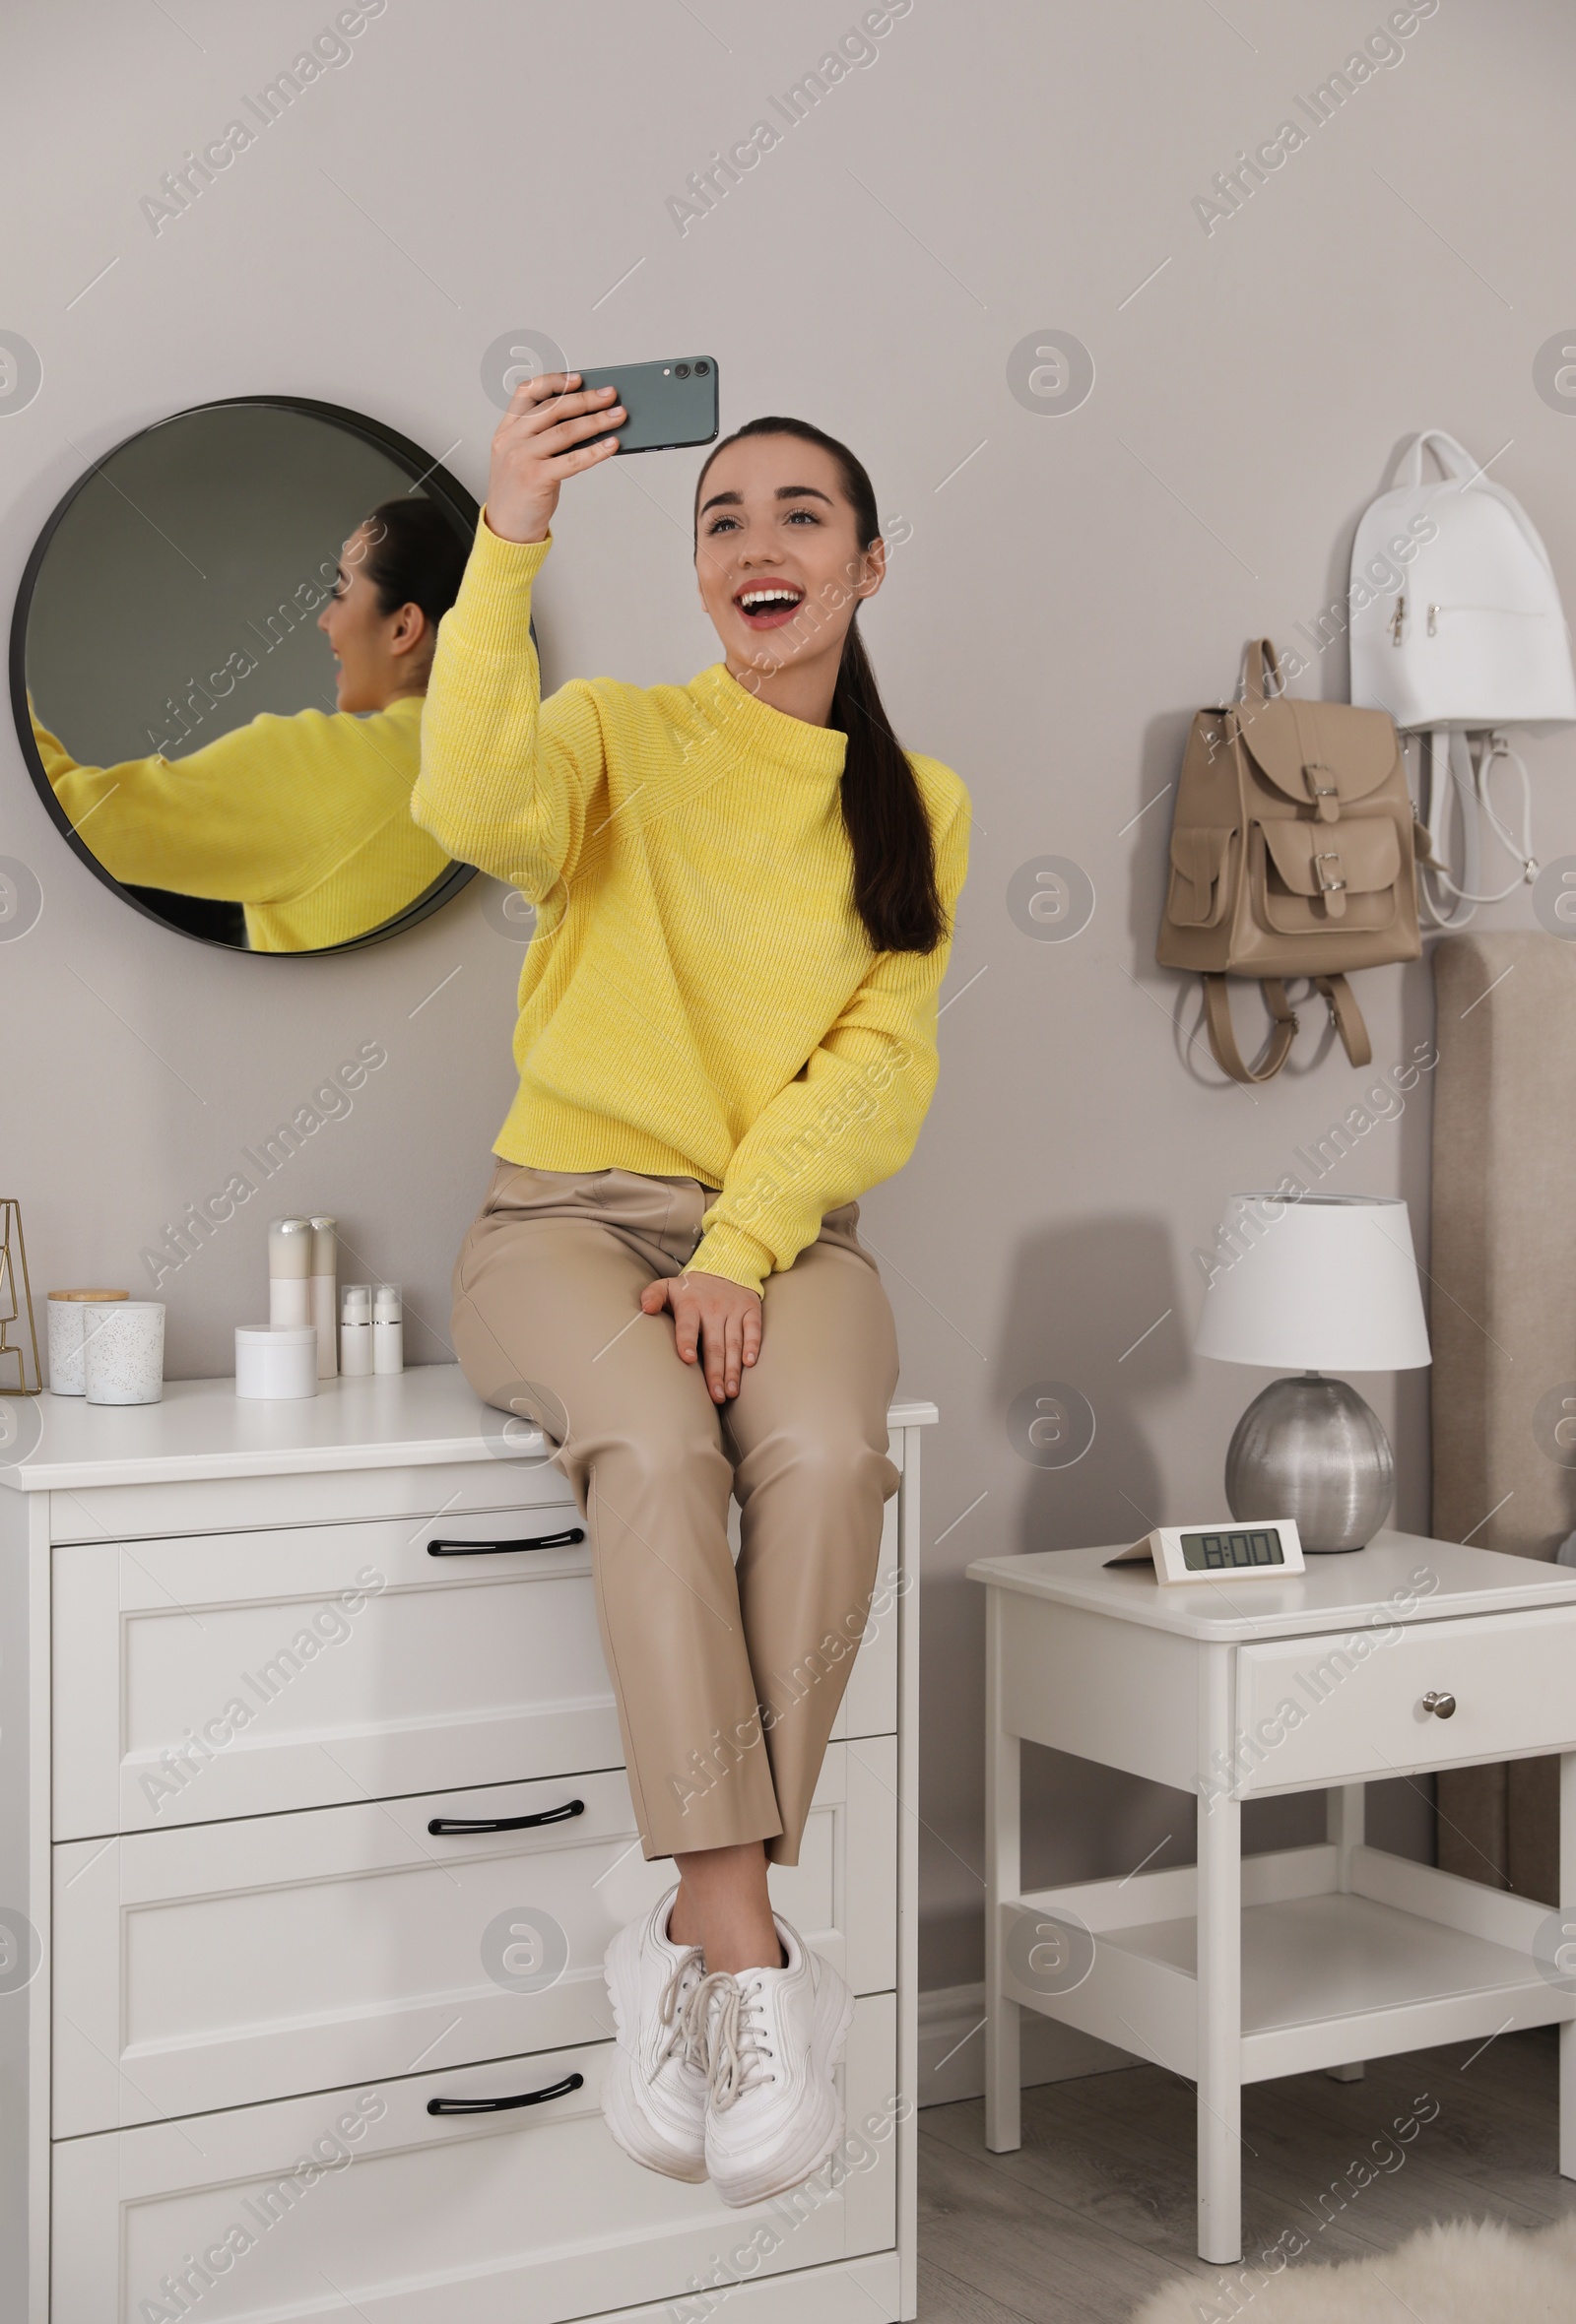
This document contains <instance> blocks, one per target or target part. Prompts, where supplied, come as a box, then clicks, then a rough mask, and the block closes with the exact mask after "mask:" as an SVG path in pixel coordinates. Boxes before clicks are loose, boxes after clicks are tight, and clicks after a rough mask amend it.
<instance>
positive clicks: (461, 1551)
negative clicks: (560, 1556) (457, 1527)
mask: <svg viewBox="0 0 1576 2324" xmlns="http://www.w3.org/2000/svg"><path fill="white" fill-rule="evenodd" d="M584 1539H585V1527H584V1526H583V1525H569V1526H567V1527H566V1528H565V1529H564V1531H563V1532H561V1533H537V1534H534V1535H532V1536H530V1537H529V1538H528V1539H526V1540H523V1541H429V1542H428V1543H427V1556H428V1557H429V1558H495V1557H501V1556H502V1554H503V1552H504V1551H505V1550H506V1549H572V1548H573V1547H574V1545H575V1543H576V1542H577V1541H583V1540H584Z"/></svg>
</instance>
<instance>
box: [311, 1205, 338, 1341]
mask: <svg viewBox="0 0 1576 2324" xmlns="http://www.w3.org/2000/svg"><path fill="white" fill-rule="evenodd" d="M311 1226H312V1275H311V1293H312V1318H311V1320H312V1322H313V1323H315V1324H316V1326H317V1377H318V1379H319V1380H332V1379H333V1378H334V1375H335V1374H336V1373H337V1372H338V1370H339V1365H338V1363H337V1361H336V1360H335V1353H334V1350H335V1346H336V1344H337V1341H338V1337H339V1334H338V1333H337V1332H336V1331H335V1329H334V1313H335V1308H336V1305H337V1298H338V1292H339V1235H338V1231H337V1230H338V1227H339V1221H338V1219H337V1218H314V1219H313V1220H312V1222H311Z"/></svg>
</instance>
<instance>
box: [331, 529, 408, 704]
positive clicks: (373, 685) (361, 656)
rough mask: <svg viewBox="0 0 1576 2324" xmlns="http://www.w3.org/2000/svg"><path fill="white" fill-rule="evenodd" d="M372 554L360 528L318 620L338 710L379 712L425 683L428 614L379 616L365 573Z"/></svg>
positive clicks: (347, 547)
mask: <svg viewBox="0 0 1576 2324" xmlns="http://www.w3.org/2000/svg"><path fill="white" fill-rule="evenodd" d="M370 549H371V542H370V540H369V538H368V535H367V530H366V527H365V526H364V525H358V526H357V528H356V530H355V532H354V533H353V534H352V535H351V537H350V539H349V540H348V541H347V542H346V544H345V547H344V549H342V550H341V552H340V560H339V579H338V581H337V582H336V583H335V587H334V594H333V596H332V597H331V598H330V599H329V601H328V603H327V605H326V606H324V608H323V610H322V612H321V613H319V614H318V616H317V626H318V628H319V629H320V630H322V632H323V634H324V636H325V637H326V638H327V639H328V642H329V644H330V645H331V646H332V648H333V650H334V660H335V663H336V665H337V668H336V672H335V676H336V679H337V685H336V699H337V704H338V707H339V708H340V709H341V710H382V709H384V708H386V706H387V705H388V704H389V703H390V702H391V701H393V700H394V699H395V698H396V696H398V695H400V694H410V693H420V692H421V691H422V690H423V687H424V685H425V682H426V673H425V668H424V662H425V659H426V657H425V656H424V654H423V651H422V648H423V646H424V645H425V644H426V643H427V641H428V636H429V630H428V623H427V615H426V614H425V613H423V611H422V609H421V607H420V606H417V605H408V606H399V607H396V609H395V611H394V612H393V613H383V612H382V610H381V609H380V607H379V605H378V602H377V590H376V587H375V585H374V584H373V582H372V579H371V577H370V575H369V574H368V572H367V570H366V562H367V556H368V553H369V551H370Z"/></svg>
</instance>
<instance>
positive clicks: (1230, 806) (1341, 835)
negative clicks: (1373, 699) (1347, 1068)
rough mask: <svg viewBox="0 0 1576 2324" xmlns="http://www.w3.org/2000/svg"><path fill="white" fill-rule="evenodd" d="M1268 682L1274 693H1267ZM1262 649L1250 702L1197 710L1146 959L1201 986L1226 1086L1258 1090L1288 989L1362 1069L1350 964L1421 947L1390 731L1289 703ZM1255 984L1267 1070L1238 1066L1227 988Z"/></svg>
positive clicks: (1387, 722) (1399, 770)
mask: <svg viewBox="0 0 1576 2324" xmlns="http://www.w3.org/2000/svg"><path fill="white" fill-rule="evenodd" d="M1267 674H1268V677H1269V679H1270V681H1271V682H1270V684H1269V686H1267V685H1266V683H1265V679H1266V675H1267ZM1282 682H1283V681H1282V679H1281V676H1280V662H1279V660H1278V658H1277V655H1276V650H1275V647H1274V646H1273V645H1272V643H1271V642H1270V640H1269V638H1267V637H1261V638H1256V639H1255V640H1254V641H1253V643H1252V644H1251V645H1250V646H1249V648H1248V656H1247V684H1246V689H1245V696H1244V699H1243V700H1242V701H1240V702H1233V703H1231V704H1229V705H1227V706H1226V707H1224V708H1222V709H1216V710H1201V711H1200V712H1199V713H1198V714H1197V716H1196V717H1195V719H1194V721H1193V731H1192V733H1191V734H1190V736H1189V737H1188V747H1187V755H1186V757H1185V758H1184V760H1183V762H1182V776H1181V780H1180V782H1179V783H1178V785H1177V794H1176V813H1175V816H1174V818H1173V821H1172V826H1171V865H1170V880H1169V883H1168V886H1167V890H1166V899H1165V913H1164V917H1163V918H1162V920H1161V923H1160V940H1159V943H1158V945H1157V946H1156V948H1155V956H1156V958H1157V959H1158V961H1159V963H1160V965H1161V967H1162V968H1191V969H1197V970H1198V971H1199V973H1200V975H1201V976H1202V977H1203V979H1204V998H1205V1009H1206V1015H1207V1018H1208V1023H1209V1032H1210V1047H1211V1049H1212V1050H1213V1051H1214V1053H1215V1063H1216V1064H1217V1065H1219V1066H1220V1067H1221V1069H1222V1071H1224V1072H1227V1073H1229V1074H1230V1075H1231V1077H1232V1079H1233V1080H1235V1081H1268V1080H1270V1079H1271V1078H1272V1076H1273V1075H1275V1074H1276V1073H1279V1072H1280V1067H1281V1066H1282V1065H1284V1064H1285V1062H1286V1058H1287V1056H1288V1055H1289V1053H1290V1049H1291V1043H1292V1040H1293V1038H1294V1036H1295V1034H1296V1030H1297V1019H1296V1017H1295V1015H1294V1014H1293V1012H1292V1009H1291V1006H1290V1003H1289V1002H1288V1001H1287V1000H1286V990H1285V982H1284V980H1285V979H1286V978H1287V977H1311V978H1312V979H1313V981H1314V984H1315V985H1316V986H1317V988H1318V990H1319V991H1320V992H1321V993H1322V994H1323V996H1324V998H1325V1000H1326V1001H1327V1002H1328V1004H1329V1008H1330V1015H1331V1019H1332V1021H1333V1023H1334V1024H1335V1026H1336V1028H1337V1030H1338V1031H1339V1033H1340V1035H1341V1039H1342V1043H1343V1045H1344V1047H1345V1049H1346V1056H1347V1057H1348V1058H1349V1059H1350V1061H1351V1063H1352V1064H1353V1065H1368V1064H1369V1063H1370V1062H1371V1061H1372V1057H1373V1050H1372V1047H1371V1046H1370V1043H1369V1040H1368V1033H1367V1028H1366V1027H1365V1026H1364V1024H1363V1021H1362V1013H1361V1011H1360V1010H1359V1008H1358V1006H1357V1003H1356V1001H1354V1000H1353V998H1352V996H1351V992H1350V989H1349V987H1348V986H1347V984H1346V970H1347V969H1353V968H1379V967H1382V966H1384V965H1385V964H1386V963H1388V962H1390V961H1395V960H1415V959H1416V958H1417V956H1418V954H1419V952H1420V951H1421V950H1422V938H1421V936H1420V934H1419V931H1418V926H1417V884H1416V872H1415V868H1414V852H1413V843H1412V801H1411V797H1410V795H1409V793H1408V790H1407V772H1406V765H1405V762H1404V760H1403V758H1402V755H1401V744H1400V742H1399V740H1398V738H1397V735H1396V728H1395V722H1394V720H1393V719H1392V718H1391V717H1390V716H1389V714H1388V713H1387V712H1386V711H1383V710H1353V709H1352V708H1351V707H1350V706H1349V704H1347V703H1345V702H1302V701H1293V700H1292V699H1291V697H1290V696H1289V695H1288V694H1286V693H1285V692H1284V691H1283V690H1282ZM1228 976H1232V977H1257V978H1258V980H1259V982H1260V984H1261V985H1262V986H1263V988H1264V997H1265V1001H1266V1002H1267V1004H1268V1006H1269V1009H1270V1014H1271V1016H1272V1017H1273V1018H1274V1020H1275V1025H1274V1031H1273V1033H1272V1037H1271V1040H1270V1045H1269V1048H1268V1049H1267V1050H1266V1052H1265V1056H1264V1061H1263V1063H1262V1065H1259V1066H1258V1067H1257V1068H1255V1067H1253V1066H1250V1065H1245V1064H1244V1063H1243V1061H1242V1057H1241V1053H1240V1052H1239V1050H1238V1048H1237V1044H1236V1036H1235V1035H1234V1033H1233V1032H1232V1029H1231V1010H1230V1004H1229V1002H1228V1001H1227V999H1226V984H1225V980H1226V978H1227V977H1228Z"/></svg>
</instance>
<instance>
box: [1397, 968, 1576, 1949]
mask: <svg viewBox="0 0 1576 2324" xmlns="http://www.w3.org/2000/svg"><path fill="white" fill-rule="evenodd" d="M1433 966H1434V1000H1435V1004H1436V1011H1437V1028H1438V1029H1437V1032H1436V1034H1435V1039H1436V1041H1437V1043H1438V1048H1439V1064H1438V1065H1437V1067H1436V1069H1435V1073H1434V1130H1433V1190H1432V1203H1431V1212H1432V1235H1431V1245H1432V1250H1431V1257H1430V1259H1429V1271H1430V1274H1431V1276H1432V1278H1433V1280H1432V1283H1431V1284H1430V1286H1429V1287H1428V1288H1429V1303H1428V1304H1429V1331H1430V1336H1431V1338H1432V1341H1433V1372H1432V1384H1431V1409H1432V1424H1433V1520H1432V1521H1433V1530H1434V1533H1435V1535H1436V1536H1437V1538H1438V1539H1440V1540H1442V1541H1465V1540H1469V1539H1470V1540H1472V1541H1473V1542H1475V1543H1478V1544H1480V1545H1481V1547H1483V1548H1485V1549H1497V1550H1503V1551H1508V1552H1510V1553H1511V1554H1513V1555H1515V1556H1518V1557H1538V1558H1551V1557H1552V1556H1553V1555H1554V1553H1555V1551H1556V1550H1557V1549H1558V1547H1559V1545H1560V1543H1561V1541H1563V1539H1564V1538H1565V1536H1566V1534H1567V1533H1569V1532H1570V1531H1571V1530H1572V1529H1573V1528H1576V943H1565V942H1562V941H1561V940H1560V938H1559V937H1557V936H1544V935H1542V934H1532V935H1529V934H1525V933H1523V932H1520V931H1517V932H1514V933H1508V932H1507V933H1502V934H1489V935H1483V936H1475V935H1470V934H1468V935H1462V936H1442V937H1441V938H1440V939H1439V941H1438V943H1437V944H1436V945H1435V947H1434V953H1433ZM1562 1387H1563V1388H1568V1389H1569V1392H1570V1395H1571V1398H1572V1402H1571V1409H1570V1413H1569V1415H1568V1417H1567V1416H1564V1415H1563V1414H1562V1412H1561V1409H1560V1406H1561V1402H1562V1399H1561V1397H1560V1396H1559V1395H1558V1394H1557V1392H1556V1391H1557V1390H1559V1389H1560V1388H1562ZM1562 1419H1564V1426H1563V1427H1561V1426H1560V1423H1561V1420H1562ZM1556 1429H1558V1430H1559V1433H1558V1435H1557V1436H1556V1434H1555V1431H1556ZM1566 1440H1569V1441H1570V1442H1569V1450H1568V1453H1567V1451H1566ZM1565 1458H1569V1460H1570V1461H1571V1462H1572V1464H1573V1465H1572V1466H1570V1467H1566V1466H1564V1465H1563V1461H1564V1459H1565ZM1573 1683H1576V1674H1573ZM1556 1768H1557V1762H1556V1761H1554V1760H1548V1759H1541V1760H1521V1761H1516V1762H1513V1763H1512V1764H1511V1766H1510V1767H1509V1768H1504V1767H1495V1768H1474V1769H1468V1770H1465V1771H1463V1772H1461V1773H1459V1774H1454V1775H1441V1776H1440V1777H1439V1782H1438V1803H1439V1862H1440V1864H1441V1865H1442V1866H1443V1867H1444V1869H1445V1870H1446V1871H1450V1872H1460V1873H1464V1874H1466V1875H1468V1876H1470V1877H1472V1878H1474V1879H1478V1880H1487V1881H1490V1882H1491V1883H1493V1884H1494V1885H1496V1886H1499V1887H1511V1888H1514V1889H1517V1890H1519V1891H1520V1892H1521V1893H1523V1894H1524V1895H1528V1896H1534V1897H1541V1898H1543V1899H1544V1900H1545V1901H1546V1902H1548V1903H1549V1904H1553V1903H1555V1902H1557V1898H1558V1891H1557V1887H1556V1886H1555V1866H1556V1863H1557V1854H1556V1845H1555V1840H1556V1817H1555V1804H1556V1789H1557V1787H1556V1780H1555V1771H1556Z"/></svg>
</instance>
